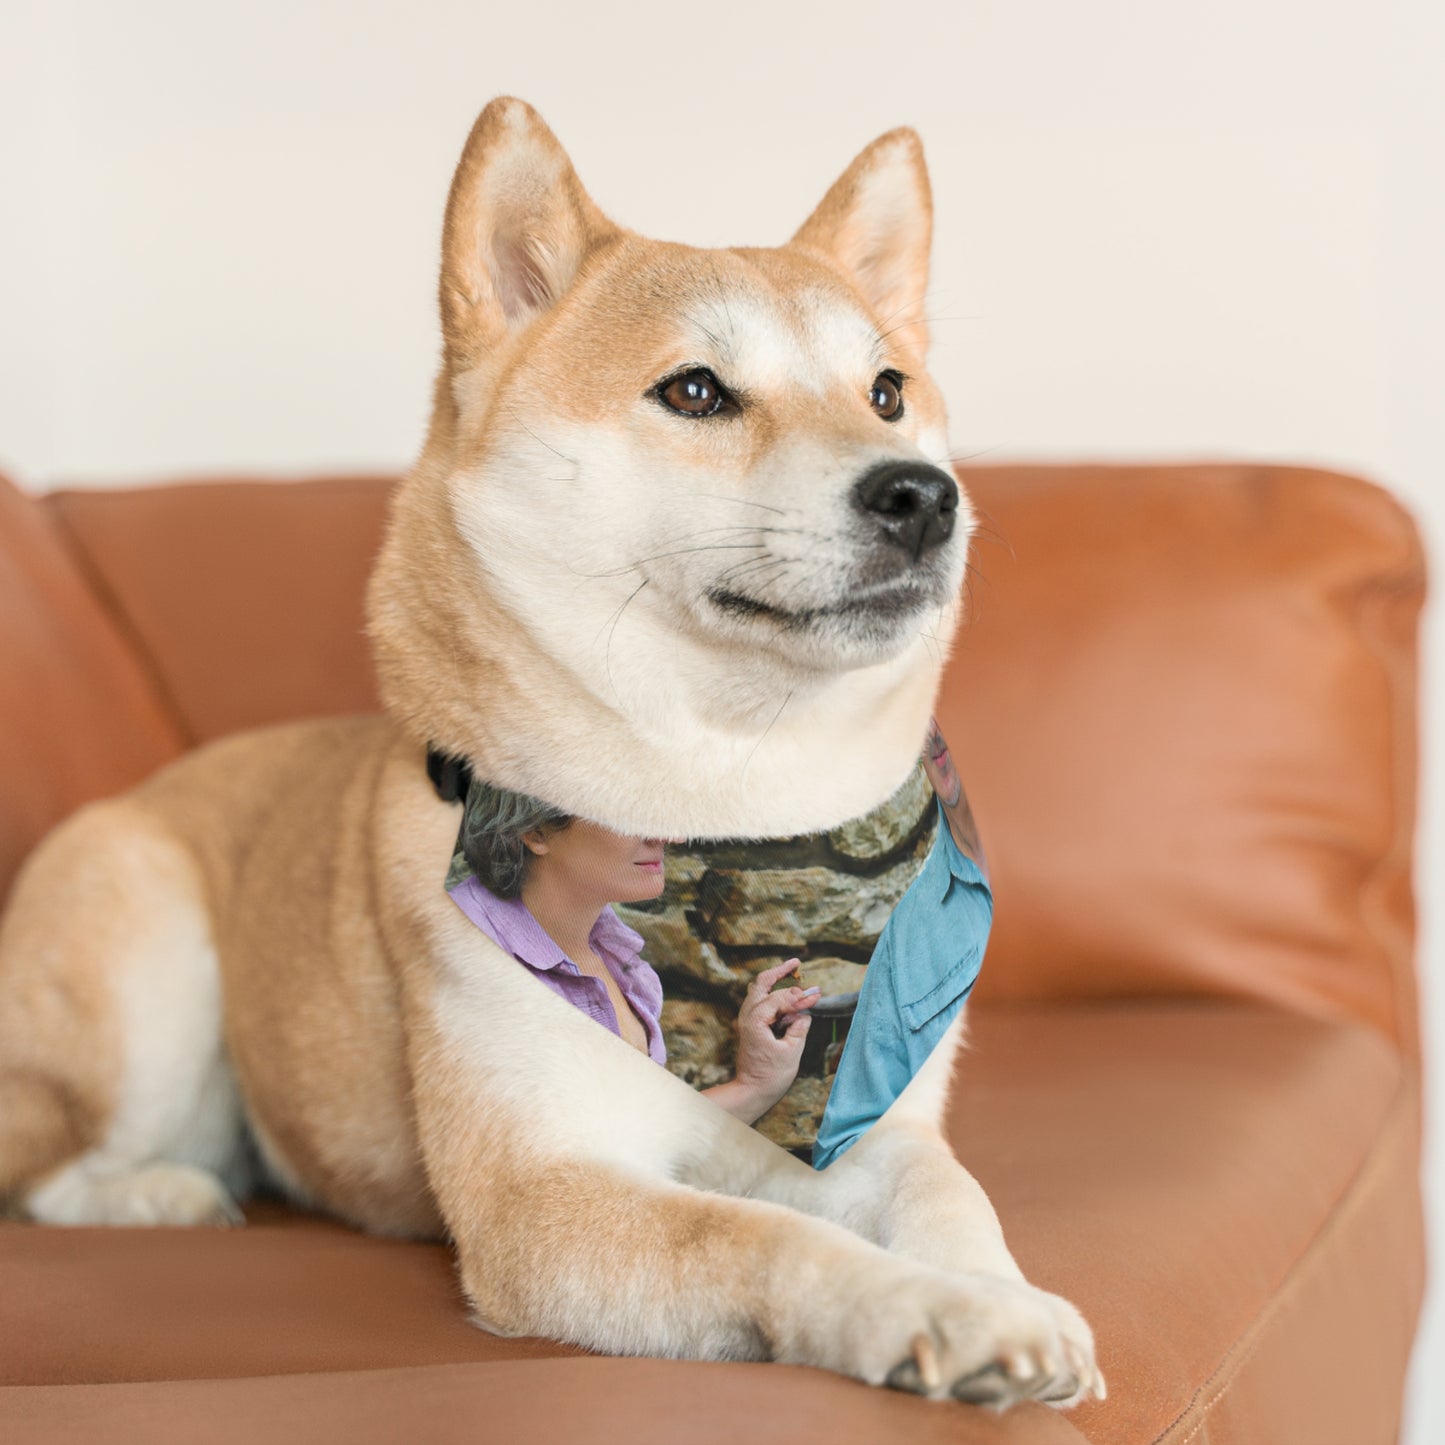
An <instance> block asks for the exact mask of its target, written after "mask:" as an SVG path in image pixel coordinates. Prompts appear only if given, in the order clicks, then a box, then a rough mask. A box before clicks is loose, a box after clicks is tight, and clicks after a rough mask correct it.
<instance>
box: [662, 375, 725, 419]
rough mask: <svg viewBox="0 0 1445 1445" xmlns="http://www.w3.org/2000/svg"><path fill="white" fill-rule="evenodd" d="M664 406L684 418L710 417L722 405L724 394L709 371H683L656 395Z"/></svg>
mask: <svg viewBox="0 0 1445 1445" xmlns="http://www.w3.org/2000/svg"><path fill="white" fill-rule="evenodd" d="M657 394H658V396H659V397H660V398H661V400H662V403H663V405H664V406H669V407H671V408H672V410H673V411H680V412H681V413H682V414H683V415H684V416H711V415H712V414H713V413H714V412H715V411H717V410H718V409H719V408H720V407H721V406H722V404H723V401H724V399H725V395H726V394H725V393H724V391H723V389H722V387H721V386H720V385H719V384H718V379H717V377H715V376H714V375H713V374H712V372H710V371H702V370H698V371H685V372H683V374H682V375H681V376H674V377H673V378H672V380H671V381H669V382H668V383H667V384H666V385H665V386H664V387H662V389H661V390H660V391H659V392H658V393H657Z"/></svg>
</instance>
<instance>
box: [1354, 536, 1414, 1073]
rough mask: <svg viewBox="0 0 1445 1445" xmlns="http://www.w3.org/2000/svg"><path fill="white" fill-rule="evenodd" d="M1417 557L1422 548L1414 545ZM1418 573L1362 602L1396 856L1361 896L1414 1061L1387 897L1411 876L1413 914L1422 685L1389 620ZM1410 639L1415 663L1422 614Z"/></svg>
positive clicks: (1400, 950)
mask: <svg viewBox="0 0 1445 1445" xmlns="http://www.w3.org/2000/svg"><path fill="white" fill-rule="evenodd" d="M1415 547H1416V549H1418V541H1417V542H1416V543H1415ZM1411 560H1412V562H1414V563H1415V565H1414V566H1413V567H1411V568H1402V569H1401V571H1400V572H1399V573H1398V574H1397V575H1395V576H1394V577H1390V578H1382V579H1379V580H1378V581H1376V582H1375V583H1373V584H1371V585H1369V586H1368V587H1367V588H1366V589H1365V590H1364V594H1363V595H1362V597H1361V599H1360V603H1359V609H1358V620H1359V627H1360V634H1361V637H1362V638H1363V639H1364V641H1365V642H1366V644H1367V646H1368V647H1369V649H1370V651H1371V653H1372V654H1373V655H1374V657H1375V659H1376V661H1377V663H1378V664H1379V666H1380V668H1381V670H1382V671H1383V672H1384V674H1385V684H1386V687H1387V689H1388V693H1389V698H1390V714H1391V716H1390V759H1389V768H1388V772H1389V778H1390V803H1391V808H1392V811H1393V817H1392V819H1391V821H1392V824H1393V827H1392V829H1391V838H1390V845H1389V848H1388V849H1387V850H1386V852H1385V853H1384V855H1383V856H1382V857H1381V858H1380V859H1379V860H1378V861H1377V863H1376V865H1375V866H1374V867H1373V868H1372V869H1371V870H1370V873H1369V875H1368V877H1367V878H1366V879H1365V881H1364V883H1363V885H1362V887H1361V889H1360V899H1359V904H1360V921H1361V923H1362V924H1363V925H1364V927H1365V931H1366V932H1367V933H1368V934H1369V936H1370V938H1371V939H1373V940H1374V942H1375V944H1376V946H1377V947H1378V948H1379V949H1380V951H1381V953H1382V954H1383V955H1384V956H1385V960H1386V966H1387V967H1388V969H1389V974H1390V1004H1391V1009H1392V1013H1393V1015H1394V1017H1393V1024H1394V1042H1395V1044H1396V1045H1397V1047H1399V1048H1401V1049H1402V1050H1404V1051H1405V1052H1406V1053H1407V1054H1408V1055H1409V1057H1410V1058H1411V1059H1418V1058H1419V1057H1420V1039H1419V1020H1418V1010H1417V1008H1416V1007H1415V1006H1414V1004H1413V1002H1412V1000H1411V996H1412V995H1413V994H1414V992H1415V989H1416V985H1415V979H1414V968H1413V961H1414V942H1415V934H1414V930H1413V929H1410V928H1408V927H1407V928H1406V929H1405V930H1404V931H1405V932H1406V934H1407V936H1406V937H1405V938H1404V939H1403V940H1401V939H1399V938H1398V937H1392V935H1397V934H1398V933H1399V932H1400V931H1401V930H1400V929H1399V928H1398V927H1397V926H1396V925H1395V923H1394V920H1393V919H1391V918H1390V917H1389V916H1388V910H1387V908H1386V906H1385V903H1384V899H1383V895H1384V892H1385V890H1386V889H1387V888H1388V886H1389V884H1390V882H1391V881H1393V880H1394V879H1395V878H1396V877H1398V876H1399V875H1401V874H1404V875H1405V878H1406V886H1407V887H1408V888H1409V889H1410V893H1411V898H1412V906H1413V897H1414V881H1413V878H1411V877H1410V876H1409V875H1410V872H1411V864H1412V863H1413V854H1414V846H1413V845H1414V837H1415V830H1416V826H1417V820H1416V804H1415V797H1414V792H1413V790H1412V789H1411V787H1410V786H1409V784H1410V782H1411V781H1412V779H1411V777H1410V775H1409V773H1410V770H1411V769H1413V771H1414V774H1415V777H1416V778H1418V752H1419V744H1418V740H1417V738H1416V730H1417V724H1416V709H1417V707H1418V703H1417V701H1416V699H1417V696H1418V680H1417V677H1416V675H1415V672H1414V670H1413V669H1412V668H1411V667H1409V666H1402V665H1401V661H1400V659H1399V658H1398V656H1397V653H1398V645H1397V644H1396V643H1395V641H1394V639H1393V638H1391V637H1389V636H1388V614H1389V612H1390V610H1391V609H1392V608H1393V607H1396V606H1399V605H1400V603H1401V602H1402V601H1408V600H1411V599H1412V598H1413V596H1414V594H1416V593H1417V591H1418V590H1419V589H1421V588H1423V586H1424V585H1425V579H1424V560H1423V558H1422V557H1419V556H1418V551H1417V552H1416V555H1415V556H1413V557H1412V559H1411ZM1410 630H1411V637H1412V641H1413V643H1414V647H1415V651H1416V655H1418V648H1419V641H1418V636H1419V613H1418V610H1417V611H1416V614H1415V617H1414V618H1413V619H1412V625H1411V629H1410ZM1407 1020H1409V1022H1410V1025H1411V1029H1412V1033H1411V1036H1408V1037H1407V1036H1406V1033H1405V1030H1406V1021H1407Z"/></svg>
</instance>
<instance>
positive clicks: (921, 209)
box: [790, 126, 933, 355]
mask: <svg viewBox="0 0 1445 1445" xmlns="http://www.w3.org/2000/svg"><path fill="white" fill-rule="evenodd" d="M932 238H933V194H932V192H931V191H930V189H929V185H928V168H927V167H926V166H925V165H924V163H923V143H922V141H920V140H919V139H918V134H917V132H916V131H913V130H910V129H909V128H908V127H906V126H904V127H902V128H901V129H899V130H890V131H889V132H887V134H885V135H881V136H879V137H878V139H877V140H875V141H874V142H873V143H872V144H871V145H869V146H867V147H866V148H865V149H864V150H863V151H861V152H860V153H859V155H858V156H857V158H856V159H855V160H854V162H853V164H852V165H850V166H849V167H848V169H847V170H846V171H844V172H843V174H842V175H841V176H839V178H838V179H837V180H836V181H835V182H834V183H833V186H832V189H831V190H829V192H828V194H827V195H826V196H824V197H823V200H822V202H821V204H820V205H819V206H818V208H817V210H815V211H814V212H813V214H812V215H811V216H809V217H808V219H807V220H806V221H804V222H803V225H802V226H801V228H800V229H799V231H798V233H797V235H795V236H794V237H793V239H792V241H791V243H790V244H791V245H794V246H802V247H806V248H807V249H808V250H811V251H819V252H822V253H823V255H825V256H828V257H830V258H831V259H832V260H834V261H836V262H837V263H838V264H840V265H841V266H842V267H843V269H844V270H845V271H847V272H848V273H849V274H850V275H851V276H852V278H853V281H854V284H855V285H856V286H857V287H858V289H859V290H860V291H861V292H862V293H863V296H864V299H865V300H866V301H867V302H868V304H869V305H870V306H871V307H872V308H873V314H874V316H875V317H876V318H877V320H878V322H879V324H880V325H881V326H883V327H884V328H885V329H893V328H897V329H898V331H899V333H900V340H902V341H903V342H904V344H905V345H906V346H907V347H908V348H909V349H910V350H914V351H916V352H918V354H919V355H922V353H923V352H925V351H926V350H927V349H928V327H927V325H926V324H925V322H924V319H923V298H924V294H925V293H926V292H927V290H928V251H929V246H930V244H931V242H932Z"/></svg>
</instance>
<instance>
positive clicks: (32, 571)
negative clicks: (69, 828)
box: [0, 477, 184, 904]
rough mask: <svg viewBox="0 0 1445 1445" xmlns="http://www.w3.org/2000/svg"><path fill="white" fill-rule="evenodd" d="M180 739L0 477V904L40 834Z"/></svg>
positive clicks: (165, 755)
mask: <svg viewBox="0 0 1445 1445" xmlns="http://www.w3.org/2000/svg"><path fill="white" fill-rule="evenodd" d="M183 741H184V739H183V736H182V733H181V730H180V728H179V727H178V725H177V723H176V720H175V719H174V717H172V716H171V714H170V713H169V712H168V710H167V708H166V707H165V704H164V702H163V701H162V699H161V696H160V695H159V693H158V691H157V689H156V687H155V685H154V678H152V677H150V676H148V675H147V673H146V671H145V669H144V667H143V666H142V664H141V663H140V662H139V661H138V659H137V658H136V656H135V654H134V653H133V652H132V650H131V648H130V646H129V644H128V641H127V639H126V636H125V632H124V623H123V622H118V621H117V619H116V618H115V617H114V616H113V615H112V614H111V613H109V612H108V611H107V609H106V607H105V605H104V603H103V601H102V600H101V599H100V598H99V597H97V596H96V595H95V593H94V592H92V590H91V587H90V584H89V579H88V578H87V577H86V575H85V573H84V571H83V569H82V567H81V566H80V564H79V562H78V560H77V558H76V557H75V556H74V555H73V554H72V553H71V551H70V550H69V548H68V547H67V545H66V542H65V538H64V535H63V534H62V532H61V531H60V530H59V529H58V528H57V527H56V526H55V525H54V523H53V521H52V519H51V518H50V517H49V516H47V514H46V509H45V506H44V504H43V503H42V502H41V501H40V500H39V499H37V498H34V497H30V496H27V495H25V494H24V493H22V492H21V491H19V490H18V489H17V488H16V487H14V486H13V485H12V484H11V483H10V482H9V481H7V480H6V479H5V478H4V477H0V760H3V765H4V769H5V783H4V806H3V807H0V904H3V901H4V898H5V896H6V894H7V892H8V891H9V887H10V883H11V880H12V879H13V878H14V876H15V873H16V871H17V869H18V868H19V867H20V863H21V861H22V860H23V859H24V857H25V855H26V854H27V853H29V851H30V850H31V848H33V847H34V846H35V844H36V843H37V842H39V840H40V838H41V837H42V836H43V835H44V834H45V833H46V831H47V830H48V829H49V828H50V827H51V826H53V825H54V824H55V823H57V822H59V820H60V819H61V818H63V817H64V816H65V815H66V814H67V813H69V812H71V811H72V810H73V809H74V808H77V807H79V805H80V804H82V803H85V802H88V801H89V800H90V799H92V798H98V797H103V796H105V795H107V794H109V793H117V792H120V791H121V790H122V789H124V788H128V787H130V786H131V785H132V784H134V783H138V782H139V781H140V780H141V779H142V778H144V777H146V776H147V775H148V774H149V773H152V772H154V771H155V769H156V768H158V767H160V766H161V764H163V763H165V762H168V761H169V760H170V759H171V758H173V757H174V756H176V754H177V753H179V752H180V750H181V747H182V745H183Z"/></svg>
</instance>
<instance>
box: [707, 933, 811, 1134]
mask: <svg viewBox="0 0 1445 1445" xmlns="http://www.w3.org/2000/svg"><path fill="white" fill-rule="evenodd" d="M798 963H799V960H798V959H796V958H790V959H788V960H787V962H786V963H780V964H777V965H776V966H775V967H773V968H765V969H764V970H763V971H762V972H761V973H760V974H758V975H757V977H756V978H754V979H753V981H752V983H751V985H749V987H748V994H747V997H746V998H745V999H744V1000H743V1006H742V1008H740V1009H739V1010H738V1068H737V1073H736V1074H735V1075H734V1077H733V1078H731V1079H729V1080H728V1082H727V1083H725V1084H717V1085H715V1086H714V1087H713V1088H711V1089H704V1090H703V1093H705V1094H707V1095H708V1096H709V1097H710V1098H712V1099H713V1100H714V1102H716V1103H718V1104H720V1105H721V1106H722V1107H723V1108H724V1109H726V1110H727V1111H728V1112H729V1113H730V1114H735V1115H737V1117H738V1118H739V1119H742V1120H743V1121H744V1122H745V1123H748V1124H751V1123H753V1122H754V1121H756V1120H757V1119H760V1118H762V1116H763V1115H764V1114H766V1113H767V1112H768V1110H769V1109H771V1108H772V1107H773V1105H774V1104H776V1103H777V1102H778V1100H779V1099H781V1098H782V1097H783V1095H784V1094H786V1093H787V1092H788V1088H789V1086H790V1085H791V1084H792V1082H793V1080H794V1079H795V1078H797V1076H798V1063H799V1061H800V1060H801V1059H802V1057H803V1044H804V1042H805V1041H806V1040H807V1037H808V1028H809V1025H811V1023H812V1022H813V1016H812V1014H810V1013H809V1012H808V1008H809V1006H810V1005H811V1004H814V1003H816V1002H817V1001H818V997H819V995H820V994H821V993H822V989H820V988H806V989H804V988H780V989H779V990H778V991H777V992H776V993H773V992H772V991H771V990H772V987H773V985H774V984H775V983H777V982H778V980H779V979H780V978H783V977H785V976H786V975H787V974H790V973H792V972H793V970H794V969H796V968H797V967H798ZM779 1023H782V1024H784V1028H783V1029H782V1031H781V1033H774V1032H773V1030H774V1028H775V1027H776V1026H777V1025H778V1024H779Z"/></svg>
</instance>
